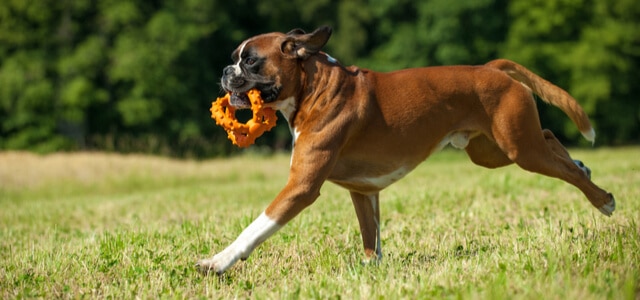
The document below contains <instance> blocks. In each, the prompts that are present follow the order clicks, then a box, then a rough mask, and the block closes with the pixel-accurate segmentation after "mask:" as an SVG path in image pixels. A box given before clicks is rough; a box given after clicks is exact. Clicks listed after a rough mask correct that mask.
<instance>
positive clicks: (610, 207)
mask: <svg viewBox="0 0 640 300" xmlns="http://www.w3.org/2000/svg"><path fill="white" fill-rule="evenodd" d="M609 196H610V197H611V201H609V203H607V204H605V205H603V206H601V207H600V208H598V210H599V211H600V212H601V213H603V214H604V215H605V216H607V217H610V216H611V214H612V213H613V211H614V210H616V199H615V198H614V197H613V195H611V194H609Z"/></svg>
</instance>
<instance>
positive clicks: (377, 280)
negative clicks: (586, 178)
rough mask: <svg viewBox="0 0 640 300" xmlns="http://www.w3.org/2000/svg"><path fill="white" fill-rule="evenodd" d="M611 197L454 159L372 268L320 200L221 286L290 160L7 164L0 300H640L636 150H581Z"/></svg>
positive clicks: (107, 159) (1, 209)
mask: <svg viewBox="0 0 640 300" xmlns="http://www.w3.org/2000/svg"><path fill="white" fill-rule="evenodd" d="M570 152H571V153H572V155H573V157H575V158H577V159H581V160H583V161H584V162H585V164H587V166H589V167H590V168H591V169H592V171H593V173H592V177H593V180H594V181H595V182H596V183H597V184H598V185H599V186H601V187H603V188H604V189H607V190H608V191H610V192H612V193H613V194H614V195H615V196H616V199H617V209H616V211H615V212H614V214H613V216H612V217H610V218H609V217H605V216H603V215H601V214H600V213H599V212H598V211H597V210H596V209H595V208H593V207H592V206H591V204H590V203H589V202H588V201H587V200H586V198H585V197H584V196H583V195H582V193H581V192H580V191H579V190H577V189H576V188H574V187H573V186H570V185H569V184H567V183H565V182H562V181H560V180H556V179H552V178H547V177H543V176H540V175H536V174H532V173H528V172H525V171H523V170H521V169H519V168H517V167H515V166H509V167H505V168H501V169H497V170H488V169H484V168H480V167H477V166H475V165H473V164H472V163H471V162H470V161H469V160H468V159H467V157H466V155H465V154H464V152H461V151H453V150H445V151H442V152H440V153H437V154H435V155H434V156H432V157H431V158H429V159H428V160H427V161H426V162H425V163H423V164H421V165H420V166H419V167H418V168H417V169H416V170H415V171H414V172H412V173H411V174H409V176H407V177H406V178H405V179H403V180H401V181H400V182H398V183H396V184H395V185H392V186H391V187H390V188H388V189H386V190H384V191H383V192H382V193H381V213H382V222H381V226H382V247H383V260H382V262H381V263H380V264H378V265H362V264H361V263H360V261H361V259H362V242H361V240H360V233H359V230H358V224H357V220H356V217H355V213H354V211H353V208H352V205H351V201H350V199H349V195H348V192H346V191H345V190H343V189H341V188H339V187H337V186H335V185H333V184H331V183H326V184H325V185H324V186H323V188H322V192H321V194H322V195H321V196H320V198H319V199H318V200H317V201H316V203H314V204H313V205H312V206H311V207H309V208H308V209H307V210H306V211H304V212H303V213H302V214H300V215H299V216H298V217H297V218H296V219H294V220H293V221H292V222H291V223H289V224H288V225H287V226H286V227H284V228H283V229H282V230H281V231H279V232H278V233H276V234H275V235H274V236H273V237H272V238H271V239H269V240H267V241H266V242H265V243H264V244H263V245H262V246H260V247H259V248H258V249H256V251H254V253H253V254H252V256H251V257H250V258H249V259H248V260H247V261H244V262H238V264H236V265H235V266H234V267H232V268H231V269H230V270H229V271H228V272H227V273H225V274H224V275H222V276H215V275H214V276H203V275H201V274H199V273H198V272H197V271H196V269H195V267H194V264H195V262H196V260H197V259H200V258H204V257H208V256H210V255H213V254H214V253H216V252H217V251H220V250H222V249H223V248H224V247H226V246H227V245H228V244H229V243H231V242H232V241H233V240H234V239H235V237H236V236H237V235H238V234H239V233H240V232H241V230H242V229H243V228H244V227H245V226H247V225H248V224H249V223H250V222H251V221H252V220H253V218H255V217H256V216H258V215H259V214H260V213H261V212H262V210H263V209H264V208H265V207H266V205H267V204H268V203H269V202H270V201H271V200H272V199H273V197H274V196H275V195H276V194H277V192H278V191H279V190H280V188H282V186H283V185H284V183H285V181H286V178H287V175H288V166H289V157H288V156H287V155H284V154H281V155H273V156H264V155H258V154H246V155H241V156H237V157H233V158H228V159H215V160H207V161H191V160H173V159H168V158H162V157H152V156H142V155H118V154H105V153H70V154H67V153H58V154H51V155H46V156H39V155H34V154H29V153H23V152H3V153H0V298H2V299H14V298H44V299H52V298H72V299H76V298H114V299H132V298H143V299H149V298H151V299H156V298H214V299H218V298H222V299H224V298H255V299H430V298H437V299H441V298H445V299H446V298H449V299H478V298H480V299H489V298H490V299H543V298H544V299H581V300H588V299H640V224H639V220H638V217H639V216H640V213H639V212H640V159H638V157H639V156H640V148H638V147H629V148H617V149H572V150H571V151H570Z"/></svg>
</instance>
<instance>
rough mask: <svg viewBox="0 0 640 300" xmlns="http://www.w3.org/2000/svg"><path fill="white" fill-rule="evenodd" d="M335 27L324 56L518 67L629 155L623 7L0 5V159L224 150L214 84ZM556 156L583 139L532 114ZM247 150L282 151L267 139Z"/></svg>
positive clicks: (567, 0) (368, 62)
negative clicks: (289, 43) (213, 114)
mask: <svg viewBox="0 0 640 300" xmlns="http://www.w3.org/2000/svg"><path fill="white" fill-rule="evenodd" d="M322 24H328V25H331V26H333V27H334V35H333V37H332V40H330V42H329V44H328V45H327V47H326V50H327V52H329V53H331V54H332V56H334V57H336V58H338V59H339V60H340V61H341V62H342V63H343V64H346V65H351V64H357V65H360V66H362V67H367V68H371V69H375V70H381V71H388V70H393V69H398V68H405V67H417V66H426V65H444V64H482V63H485V62H486V61H489V60H491V59H494V58H497V57H506V58H510V59H514V60H516V61H518V62H519V63H521V64H523V65H525V66H527V67H529V68H530V69H532V70H534V71H535V72H537V73H539V74H540V75H542V76H543V77H545V78H547V79H548V80H550V81H552V82H554V83H556V84H558V85H559V86H561V87H563V88H565V89H567V90H568V91H569V92H570V93H572V94H573V95H574V96H575V97H576V98H577V99H578V101H579V102H581V103H582V104H583V106H584V107H585V109H586V110H587V113H588V114H589V115H590V116H591V118H592V121H593V122H594V124H595V126H596V129H597V131H598V139H597V145H620V144H628V143H638V142H640V139H639V137H640V126H639V125H640V104H639V103H640V102H639V101H638V98H637V96H636V95H638V94H639V92H640V91H639V89H640V83H639V82H638V79H639V78H640V7H639V6H638V5H636V3H635V1H634V0H618V1H615V2H614V3H608V1H593V0H545V1H528V0H514V1H505V0H461V1H446V0H429V1H418V2H416V1H409V0H369V1H364V0H354V1H337V0H292V1H289V2H286V3H285V2H282V1H274V2H273V3H270V2H269V1H257V0H241V1H235V3H231V2H229V1H212V0H167V1H140V0H137V1H132V0H73V1H70V0H69V1H58V0H56V1H53V0H41V1H22V0H5V1H2V2H0V136H1V137H0V149H28V150H34V151H39V152H48V151H55V150H73V149H96V150H106V151H146V152H152V153H159V154H167V155H174V156H191V157H194V156H195V157H202V156H210V155H219V154H225V153H229V152H230V151H235V149H232V147H231V145H230V143H228V142H227V141H226V136H225V134H224V132H223V131H222V130H221V129H220V128H218V127H216V126H215V123H214V122H213V121H212V120H211V119H210V117H209V112H208V108H209V107H210V103H211V101H212V100H213V99H215V97H216V96H218V95H219V92H220V88H219V85H218V81H219V76H220V74H221V70H222V68H223V67H224V66H225V65H227V64H228V63H229V62H230V58H229V56H230V53H231V51H232V50H233V49H234V48H235V47H236V46H237V45H238V43H240V42H241V41H242V40H243V39H245V38H246V37H248V36H251V35H254V34H257V33H262V32H268V31H288V30H289V29H291V28H295V27H300V28H304V29H306V30H312V29H314V28H315V27H317V26H319V25H322ZM539 108H540V113H541V117H542V119H543V124H544V125H545V127H548V128H550V129H552V130H554V132H556V133H557V135H558V136H559V138H561V139H562V140H563V141H564V142H566V143H569V144H571V143H578V142H579V141H580V139H579V134H578V132H577V130H576V129H575V126H574V125H573V124H571V123H570V121H569V119H568V118H566V117H565V116H564V115H563V114H562V112H560V111H559V110H557V109H556V108H554V107H550V106H546V105H543V104H540V105H539ZM258 144H260V145H264V146H269V147H272V148H282V147H286V146H287V145H288V144H289V137H288V130H287V129H286V128H285V127H283V126H279V127H278V128H277V129H276V130H274V131H273V132H270V133H268V134H267V135H265V136H264V137H262V138H261V139H260V140H259V142H258Z"/></svg>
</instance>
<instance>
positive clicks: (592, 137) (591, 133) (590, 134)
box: [581, 127, 596, 145]
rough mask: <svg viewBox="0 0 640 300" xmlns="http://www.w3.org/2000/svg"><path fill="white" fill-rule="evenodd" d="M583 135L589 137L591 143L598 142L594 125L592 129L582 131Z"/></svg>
mask: <svg viewBox="0 0 640 300" xmlns="http://www.w3.org/2000/svg"><path fill="white" fill-rule="evenodd" d="M581 133H582V136H584V138H585V139H587V141H589V142H591V145H593V144H594V143H595V142H596V131H595V130H594V129H593V127H592V128H591V130H589V131H587V132H581Z"/></svg>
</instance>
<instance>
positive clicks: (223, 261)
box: [196, 251, 238, 275]
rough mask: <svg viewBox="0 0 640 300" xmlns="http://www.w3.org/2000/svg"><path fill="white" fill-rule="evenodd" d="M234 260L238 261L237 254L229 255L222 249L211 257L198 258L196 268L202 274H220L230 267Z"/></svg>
mask: <svg viewBox="0 0 640 300" xmlns="http://www.w3.org/2000/svg"><path fill="white" fill-rule="evenodd" d="M236 261H238V257H237V256H235V255H229V254H228V253H227V252H224V251H223V252H221V253H218V254H216V255H215V256H213V257H212V258H208V259H201V260H199V261H198V262H196V269H198V271H199V272H200V273H202V274H204V275H209V274H217V275H222V273H224V271H226V270H227V269H228V268H230V267H231V266H232V265H233V264H234V263H235V262H236Z"/></svg>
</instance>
